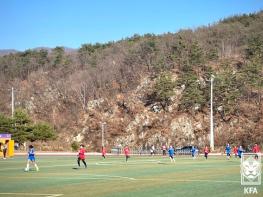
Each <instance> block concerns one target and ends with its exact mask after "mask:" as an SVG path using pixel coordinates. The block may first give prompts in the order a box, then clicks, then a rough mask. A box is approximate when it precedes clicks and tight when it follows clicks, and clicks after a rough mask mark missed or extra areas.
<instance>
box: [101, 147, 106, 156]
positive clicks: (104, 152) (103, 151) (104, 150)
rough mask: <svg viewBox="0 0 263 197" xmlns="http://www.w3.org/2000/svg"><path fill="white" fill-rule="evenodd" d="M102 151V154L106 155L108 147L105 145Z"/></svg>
mask: <svg viewBox="0 0 263 197" xmlns="http://www.w3.org/2000/svg"><path fill="white" fill-rule="evenodd" d="M101 153H102V155H106V148H105V147H103V148H102V150H101Z"/></svg>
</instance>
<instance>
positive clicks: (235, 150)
mask: <svg viewBox="0 0 263 197" xmlns="http://www.w3.org/2000/svg"><path fill="white" fill-rule="evenodd" d="M233 152H234V154H235V155H237V152H238V148H237V147H236V146H235V147H234V149H233Z"/></svg>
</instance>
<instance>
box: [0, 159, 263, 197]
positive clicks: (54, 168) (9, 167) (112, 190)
mask: <svg viewBox="0 0 263 197" xmlns="http://www.w3.org/2000/svg"><path fill="white" fill-rule="evenodd" d="M86 161H87V163H88V168H87V169H84V168H83V167H82V168H80V169H78V168H76V167H77V163H76V158H75V157H71V156H56V157H54V156H39V157H37V163H38V166H39V168H40V171H39V172H36V171H30V172H24V168H25V165H26V157H14V158H12V159H8V160H1V161H0V196H6V197H11V196H14V197H21V196H36V197H37V196H46V197H47V196H49V197H55V196H63V197H64V196H65V197H66V196H80V197H82V196H92V197H97V196H107V197H125V196H132V197H133V196H135V197H140V196H151V197H153V196H171V197H175V196H176V197H178V196H179V197H180V196H183V197H188V196H189V197H190V196H191V197H193V196H195V197H199V196H202V197H207V196H209V197H210V196H222V197H227V196H231V197H232V196H236V197H239V196H243V195H244V188H243V186H241V184H240V160H239V159H236V158H231V159H230V160H226V158H225V157H223V156H217V157H212V156H211V157H210V158H209V159H208V160H205V159H204V158H203V157H199V158H197V159H196V160H192V159H191V158H190V157H188V156H182V157H181V156H180V157H176V162H175V163H170V160H169V158H168V157H161V156H154V157H146V156H142V157H140V156H132V157H131V158H130V160H129V161H128V163H126V162H125V158H124V156H119V157H117V156H115V157H113V156H112V157H108V158H106V160H103V159H102V158H101V157H99V156H88V157H87V159H86ZM256 188H257V191H258V195H257V196H263V186H262V185H261V186H256Z"/></svg>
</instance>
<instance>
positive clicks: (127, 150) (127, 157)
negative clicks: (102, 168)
mask: <svg viewBox="0 0 263 197" xmlns="http://www.w3.org/2000/svg"><path fill="white" fill-rule="evenodd" d="M124 154H125V157H126V162H127V161H128V159H129V158H130V150H129V148H128V146H125V148H124Z"/></svg>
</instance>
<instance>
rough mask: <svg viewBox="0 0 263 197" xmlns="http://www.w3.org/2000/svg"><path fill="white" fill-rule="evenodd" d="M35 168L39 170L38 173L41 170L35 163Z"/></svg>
mask: <svg viewBox="0 0 263 197" xmlns="http://www.w3.org/2000/svg"><path fill="white" fill-rule="evenodd" d="M35 168H36V169H37V171H38V170H39V168H38V166H37V164H36V163H35Z"/></svg>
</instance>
